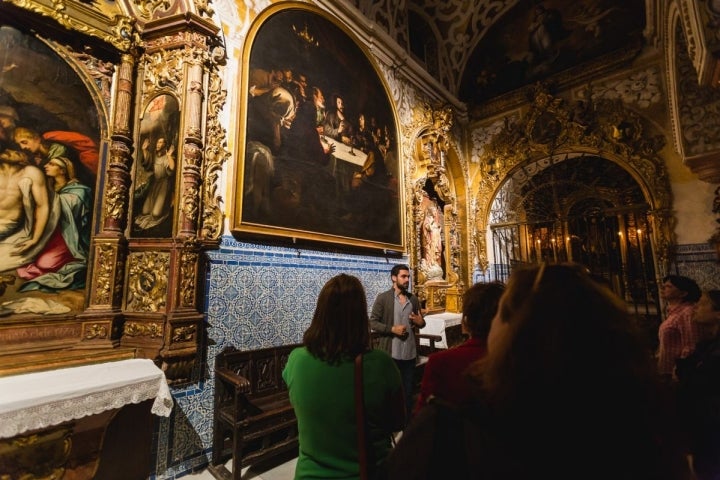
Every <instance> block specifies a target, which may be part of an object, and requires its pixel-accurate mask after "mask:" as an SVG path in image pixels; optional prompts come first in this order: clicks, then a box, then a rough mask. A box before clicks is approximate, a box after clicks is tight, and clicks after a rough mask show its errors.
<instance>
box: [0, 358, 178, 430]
mask: <svg viewBox="0 0 720 480" xmlns="http://www.w3.org/2000/svg"><path fill="white" fill-rule="evenodd" d="M151 398H154V399H155V402H154V403H153V406H152V413H154V414H155V415H161V416H164V417H167V416H169V415H170V411H171V410H172V407H173V400H172V395H171V394H170V389H169V388H168V385H167V380H166V378H165V373H164V372H163V371H162V370H160V369H159V368H158V367H157V366H156V365H155V364H154V363H153V362H152V360H148V359H140V358H137V359H130V360H120V361H117V362H105V363H99V364H94V365H83V366H80V367H71V368H62V369H57V370H49V371H45V372H36V373H27V374H23V375H13V376H9V377H2V378H0V438H10V437H14V436H15V435H18V434H21V433H23V432H26V431H29V430H35V429H38V428H45V427H48V426H51V425H57V424H59V423H62V422H66V421H68V420H73V419H77V418H81V417H84V416H86V415H94V414H97V413H101V412H104V411H106V410H112V409H115V408H120V407H122V406H123V405H126V404H128V403H140V402H143V401H145V400H149V399H151Z"/></svg>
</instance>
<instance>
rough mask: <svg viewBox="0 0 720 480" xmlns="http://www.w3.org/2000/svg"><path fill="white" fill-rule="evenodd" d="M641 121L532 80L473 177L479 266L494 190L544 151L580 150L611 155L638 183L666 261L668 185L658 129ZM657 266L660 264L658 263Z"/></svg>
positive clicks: (613, 105)
mask: <svg viewBox="0 0 720 480" xmlns="http://www.w3.org/2000/svg"><path fill="white" fill-rule="evenodd" d="M645 125H646V122H645V121H644V119H643V118H642V117H640V116H639V115H638V114H637V113H635V112H633V111H631V110H630V109H628V108H626V107H625V106H624V104H623V103H622V102H620V101H617V100H609V99H602V98H599V99H593V98H592V95H591V93H590V92H588V93H587V94H586V95H585V99H584V100H580V101H578V102H576V103H575V104H574V105H573V106H571V107H568V106H567V105H566V104H565V103H564V102H563V100H562V99H560V98H555V97H554V96H552V95H550V93H548V91H547V88H546V87H545V86H543V85H540V84H538V85H536V86H535V90H534V99H533V103H532V104H531V106H530V108H529V110H528V112H527V113H526V114H525V115H524V116H523V117H522V118H520V119H519V120H518V121H517V122H515V123H511V122H506V124H505V126H504V127H503V128H502V129H501V130H500V131H499V132H498V133H497V134H496V135H495V136H494V137H493V138H492V139H491V140H490V142H488V144H487V145H485V148H484V153H483V155H482V157H481V158H480V161H481V163H482V164H483V165H484V175H482V177H481V178H480V179H479V180H478V181H477V182H476V184H475V186H474V192H475V195H476V201H475V206H476V218H475V222H476V232H475V234H474V235H473V238H474V241H475V245H476V248H477V257H478V263H479V266H480V268H482V269H486V268H487V266H488V264H489V263H488V258H487V245H486V241H485V233H486V230H487V221H488V212H489V208H490V204H491V202H492V200H493V196H494V195H495V193H496V192H497V190H498V188H499V187H500V186H501V184H502V182H503V181H504V180H505V178H506V177H507V176H508V175H510V174H511V172H512V171H514V170H515V169H516V168H517V167H519V166H521V165H524V164H526V163H528V162H532V161H536V160H539V159H542V158H547V157H548V156H552V155H557V154H560V153H567V152H583V153H591V154H593V155H598V156H601V157H604V158H610V159H613V161H616V162H617V163H618V164H620V165H621V166H623V167H624V168H625V169H626V170H628V172H629V173H630V174H631V175H633V177H634V178H635V180H636V181H637V182H638V183H639V184H640V185H641V188H642V189H643V191H644V193H645V195H646V197H650V198H647V200H648V203H650V205H651V209H652V210H654V212H656V215H657V216H658V219H657V221H658V222H659V223H658V225H657V226H658V228H656V229H655V232H654V234H655V235H656V238H655V246H656V249H657V254H658V259H659V261H661V262H666V261H667V260H668V259H669V258H670V256H671V251H672V245H673V244H674V240H673V233H672V229H671V228H669V220H668V218H666V215H665V214H664V213H661V212H666V211H670V209H671V208H670V207H671V190H670V184H669V180H668V175H667V171H666V170H665V166H664V163H663V161H662V159H661V158H660V156H659V152H660V150H661V149H662V147H663V146H664V137H663V136H662V135H651V134H650V133H649V132H648V131H647V129H646V128H645ZM661 267H662V265H661Z"/></svg>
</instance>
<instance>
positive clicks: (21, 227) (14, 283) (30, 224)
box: [0, 22, 100, 317]
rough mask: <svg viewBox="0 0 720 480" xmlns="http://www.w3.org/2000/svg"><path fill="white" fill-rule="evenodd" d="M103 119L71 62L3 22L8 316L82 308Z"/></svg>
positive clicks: (3, 255)
mask: <svg viewBox="0 0 720 480" xmlns="http://www.w3.org/2000/svg"><path fill="white" fill-rule="evenodd" d="M97 112H98V108H97V106H96V105H95V104H94V102H93V99H92V97H91V96H90V93H89V91H88V89H87V86H86V85H85V84H84V83H83V81H82V79H81V78H80V76H79V75H78V74H77V73H76V71H75V70H74V69H73V68H72V67H71V66H70V64H69V63H68V62H66V61H65V60H63V59H62V58H61V57H60V56H59V55H58V54H57V53H56V52H55V51H53V50H52V49H51V48H50V47H49V46H48V45H47V44H45V43H44V42H43V41H41V40H40V39H38V38H36V37H34V36H31V35H29V34H26V33H23V32H21V31H18V30H16V29H14V28H12V27H9V26H7V25H3V24H2V22H0V316H3V317H7V316H14V315H22V314H35V315H37V314H43V315H53V314H55V315H60V314H64V313H69V312H73V311H74V312H77V311H78V310H81V309H82V307H83V304H84V299H85V293H84V292H85V283H86V277H87V264H88V251H89V247H90V235H91V226H92V218H93V215H92V213H93V212H92V210H93V203H94V200H93V199H94V192H95V191H96V178H97V172H98V157H99V150H98V142H99V138H100V126H99V120H98V115H97Z"/></svg>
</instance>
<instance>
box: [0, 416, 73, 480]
mask: <svg viewBox="0 0 720 480" xmlns="http://www.w3.org/2000/svg"><path fill="white" fill-rule="evenodd" d="M71 447H72V426H67V425H63V426H61V427H51V428H47V429H45V430H43V431H41V432H39V433H32V434H29V435H20V436H16V437H13V438H4V439H2V440H0V457H1V458H2V460H3V461H2V467H3V470H2V473H0V478H2V479H3V480H5V479H24V480H51V479H60V478H63V477H64V475H65V468H66V465H65V464H66V462H67V461H68V459H69V457H70V450H71Z"/></svg>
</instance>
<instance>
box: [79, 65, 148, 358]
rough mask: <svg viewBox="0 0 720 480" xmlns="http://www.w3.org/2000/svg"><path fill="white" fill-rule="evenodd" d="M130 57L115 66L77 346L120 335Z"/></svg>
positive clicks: (108, 342) (129, 150) (116, 342)
mask: <svg viewBox="0 0 720 480" xmlns="http://www.w3.org/2000/svg"><path fill="white" fill-rule="evenodd" d="M134 67H135V58H134V57H133V55H130V54H124V55H122V56H121V63H120V66H119V68H118V70H117V71H118V75H117V87H116V94H115V109H114V114H115V115H114V117H113V119H112V133H111V144H110V155H109V157H110V158H109V161H108V167H107V169H106V170H105V172H106V173H105V182H104V192H103V195H102V198H103V199H104V201H103V204H102V211H101V222H100V224H101V231H100V233H99V235H97V236H95V237H94V239H93V244H92V245H93V246H92V251H93V255H92V259H93V268H92V273H91V279H90V281H89V282H88V284H89V285H90V292H89V302H88V303H89V305H88V308H87V310H86V311H85V312H83V313H82V314H80V315H79V316H78V317H79V318H81V319H87V321H84V322H83V333H82V343H81V346H83V347H100V346H107V345H110V346H113V347H114V346H117V345H119V342H120V336H121V332H122V314H121V311H120V305H121V302H122V289H123V275H124V270H125V258H126V245H127V242H126V240H125V237H124V235H123V231H124V230H125V226H126V219H127V209H128V192H129V185H130V167H131V166H132V162H133V160H132V155H131V153H132V136H131V129H130V119H131V118H132V107H133V101H132V99H133V86H134V82H133V78H134V74H135V71H134V70H135V69H134Z"/></svg>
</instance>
